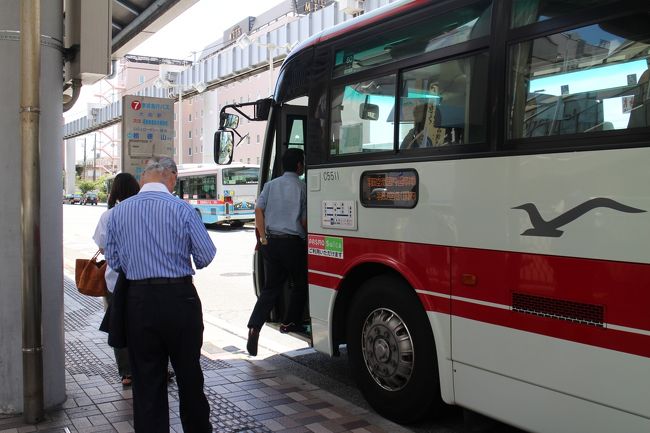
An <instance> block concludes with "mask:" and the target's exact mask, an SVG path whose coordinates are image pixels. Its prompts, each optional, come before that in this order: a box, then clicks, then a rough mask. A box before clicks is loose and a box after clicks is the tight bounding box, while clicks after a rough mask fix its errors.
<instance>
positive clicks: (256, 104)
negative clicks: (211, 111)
mask: <svg viewBox="0 0 650 433" xmlns="http://www.w3.org/2000/svg"><path fill="white" fill-rule="evenodd" d="M272 106H273V99H271V98H265V99H258V100H257V101H253V102H241V103H239V104H228V105H224V106H223V108H221V114H220V123H221V125H220V126H221V127H226V128H228V127H229V126H228V124H227V120H228V119H231V117H229V116H234V115H232V114H228V113H226V109H228V108H230V109H232V110H234V111H236V112H237V113H239V114H241V115H242V116H244V117H245V118H246V119H248V120H253V121H259V120H268V119H269V113H270V112H271V107H272ZM244 107H253V115H252V116H250V115H248V114H246V112H245V111H242V108H244ZM237 126H239V122H237V124H235V126H234V127H233V129H234V128H237Z"/></svg>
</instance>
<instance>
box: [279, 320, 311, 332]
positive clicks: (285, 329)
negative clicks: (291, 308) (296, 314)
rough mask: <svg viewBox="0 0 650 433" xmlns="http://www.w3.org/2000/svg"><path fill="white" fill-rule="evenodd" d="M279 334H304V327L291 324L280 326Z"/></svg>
mask: <svg viewBox="0 0 650 433" xmlns="http://www.w3.org/2000/svg"><path fill="white" fill-rule="evenodd" d="M280 332H281V333H282V334H287V333H289V332H305V327H304V326H303V325H296V324H295V323H293V322H291V323H289V324H287V325H280Z"/></svg>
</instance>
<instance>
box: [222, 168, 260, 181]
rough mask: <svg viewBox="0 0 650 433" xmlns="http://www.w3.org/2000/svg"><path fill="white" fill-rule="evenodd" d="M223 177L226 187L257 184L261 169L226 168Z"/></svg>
mask: <svg viewBox="0 0 650 433" xmlns="http://www.w3.org/2000/svg"><path fill="white" fill-rule="evenodd" d="M222 176H223V184H224V185H251V184H257V182H258V178H259V169H258V168H257V167H237V168H224V169H223V172H222Z"/></svg>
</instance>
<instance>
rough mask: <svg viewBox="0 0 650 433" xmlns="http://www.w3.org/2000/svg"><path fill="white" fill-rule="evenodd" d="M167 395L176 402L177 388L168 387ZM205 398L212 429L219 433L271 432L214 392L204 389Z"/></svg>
mask: <svg viewBox="0 0 650 433" xmlns="http://www.w3.org/2000/svg"><path fill="white" fill-rule="evenodd" d="M169 394H170V395H171V396H173V398H174V399H176V400H178V388H176V386H173V387H170V390H169ZM205 396H206V397H207V399H208V402H209V403H210V422H211V423H212V429H213V430H214V431H215V432H219V433H237V432H247V433H248V432H250V433H268V432H271V430H269V429H268V428H266V427H265V426H264V425H263V424H261V423H259V422H258V421H256V420H255V418H253V417H252V416H250V415H248V414H247V413H246V412H245V411H243V410H242V409H240V408H238V407H237V406H235V405H234V404H233V403H232V402H230V401H229V400H228V399H226V398H223V397H222V396H221V395H219V394H218V393H217V392H216V391H215V390H213V389H211V388H209V387H206V388H205Z"/></svg>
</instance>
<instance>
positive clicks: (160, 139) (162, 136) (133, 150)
mask: <svg viewBox="0 0 650 433" xmlns="http://www.w3.org/2000/svg"><path fill="white" fill-rule="evenodd" d="M122 114H123V115H122V171H124V172H127V173H131V174H132V175H134V176H135V177H136V179H138V180H140V175H141V174H142V170H143V169H144V166H145V164H146V163H147V160H148V159H150V158H152V157H154V156H169V157H172V158H173V157H174V101H173V100H171V99H165V98H152V97H147V96H136V95H126V96H124V98H123V99H122Z"/></svg>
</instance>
